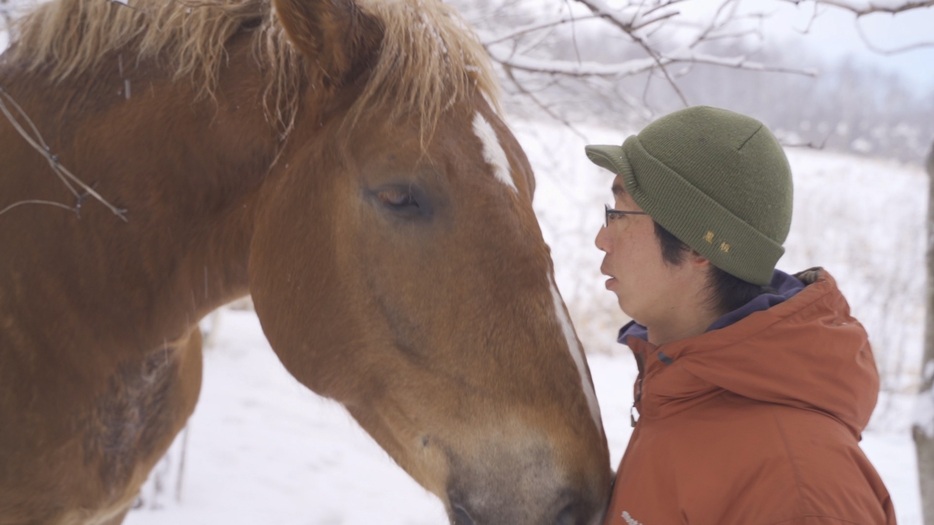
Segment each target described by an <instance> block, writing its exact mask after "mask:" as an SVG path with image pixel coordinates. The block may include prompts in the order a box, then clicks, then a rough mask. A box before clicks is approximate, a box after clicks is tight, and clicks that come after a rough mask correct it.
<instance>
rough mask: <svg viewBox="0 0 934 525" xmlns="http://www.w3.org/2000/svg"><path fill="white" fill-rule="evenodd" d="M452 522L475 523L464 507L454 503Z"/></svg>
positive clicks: (454, 524)
mask: <svg viewBox="0 0 934 525" xmlns="http://www.w3.org/2000/svg"><path fill="white" fill-rule="evenodd" d="M453 507H454V523H453V524H452V525H476V524H475V523H474V521H473V518H471V517H470V513H468V512H467V511H466V510H465V509H464V507H461V506H460V505H454V506H453Z"/></svg>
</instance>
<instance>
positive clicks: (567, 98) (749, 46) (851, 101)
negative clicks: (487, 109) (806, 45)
mask: <svg viewBox="0 0 934 525" xmlns="http://www.w3.org/2000/svg"><path fill="white" fill-rule="evenodd" d="M449 1H451V2H452V3H454V4H456V5H457V6H458V7H459V8H460V9H461V11H462V12H463V13H464V14H465V15H466V16H467V18H468V20H469V21H470V22H471V24H473V25H474V26H475V27H476V28H477V30H478V32H479V34H480V37H481V40H482V41H483V42H484V45H485V46H486V47H487V49H488V50H489V52H490V55H491V56H492V57H493V59H494V60H495V61H496V62H497V63H498V65H499V66H500V68H501V70H502V73H503V77H504V80H505V81H506V82H505V89H506V91H507V95H508V96H507V103H508V107H509V109H510V110H511V111H512V112H515V113H519V114H523V115H525V116H532V117H547V118H552V119H555V120H558V121H559V122H565V123H567V124H568V125H569V126H572V127H573V125H574V124H575V123H580V122H584V121H594V120H598V121H602V122H601V123H605V124H612V125H614V126H616V127H619V128H622V129H625V128H627V127H629V128H632V129H637V128H640V127H641V126H642V125H644V124H645V123H646V122H647V121H648V120H650V119H651V118H653V117H654V116H657V115H658V114H659V113H664V112H667V111H670V110H673V109H676V108H678V107H682V106H684V105H688V104H699V103H705V104H714V105H720V106H725V107H729V108H731V109H735V110H737V111H743V112H746V113H751V114H753V115H755V116H757V117H759V118H760V119H762V120H764V121H766V122H767V123H768V124H769V125H770V127H772V128H774V129H776V130H777V131H778V132H779V133H780V134H782V135H783V137H782V138H783V140H784V141H785V142H786V143H792V144H797V143H802V144H811V145H818V146H826V147H828V148H835V149H847V150H851V151H856V152H861V153H865V154H871V155H880V156H889V157H896V158H899V159H902V160H914V161H917V160H918V159H921V158H922V157H923V155H924V153H925V151H926V147H927V145H928V138H929V137H930V136H932V135H934V121H932V120H931V119H929V118H928V119H925V118H923V116H924V115H930V114H934V100H932V99H931V97H929V96H926V97H922V96H921V95H920V94H917V93H913V92H912V91H911V90H910V89H908V88H906V86H905V85H904V83H903V81H902V80H901V79H899V78H897V77H894V76H891V75H885V74H881V73H880V72H878V71H867V70H865V69H861V68H859V67H856V65H855V64H853V63H846V62H844V63H839V64H831V63H824V62H822V59H821V58H820V57H818V56H816V55H814V54H813V53H809V52H808V51H807V50H805V49H802V48H801V47H800V46H796V45H795V44H794V42H787V41H782V42H772V41H769V40H768V37H767V31H766V29H767V28H769V27H770V26H771V25H773V24H775V23H776V22H774V21H773V20H771V19H770V16H771V13H770V11H771V10H772V9H771V8H770V7H769V6H770V5H771V6H781V5H782V4H794V5H799V6H801V8H802V9H803V10H810V9H811V8H813V17H818V16H820V15H821V13H823V12H824V11H827V10H838V11H839V10H845V11H850V12H852V13H853V14H854V15H855V16H856V17H857V18H860V17H869V16H872V15H881V14H884V13H903V12H906V11H913V10H921V9H934V0H915V1H909V0H905V1H900V2H898V1H896V2H869V1H864V0H818V1H814V0H806V1H805V0H773V1H772V2H771V3H768V2H760V3H757V4H756V5H757V6H761V8H760V9H761V10H760V11H750V10H748V9H745V7H744V5H742V4H741V2H740V1H739V0H719V1H718V2H703V4H705V5H708V6H710V5H711V4H713V5H714V6H715V7H717V9H715V10H713V11H712V12H711V13H707V14H705V15H704V16H701V15H700V14H698V12H697V8H696V7H694V6H693V5H692V4H700V3H701V2H682V1H680V0H629V1H626V2H614V3H613V4H612V7H611V5H610V3H609V2H606V1H604V0H575V1H571V0H449ZM877 4H883V5H877ZM866 45H867V48H869V49H873V48H874V47H875V46H874V43H873V42H869V41H867V42H866ZM916 45H928V46H934V36H932V37H931V41H930V42H918V43H916ZM789 64H791V65H789Z"/></svg>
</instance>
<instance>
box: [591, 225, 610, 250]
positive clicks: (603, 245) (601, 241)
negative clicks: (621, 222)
mask: <svg viewBox="0 0 934 525" xmlns="http://www.w3.org/2000/svg"><path fill="white" fill-rule="evenodd" d="M607 229H608V228H607V227H606V225H603V226H600V229H599V230H598V231H597V237H596V238H595V239H594V244H595V245H596V246H597V249H598V250H600V251H601V252H604V253H606V252H607V249H608V248H609V245H608V244H607V242H608V240H609V239H608V238H607V237H608V235H609V234H608V233H607Z"/></svg>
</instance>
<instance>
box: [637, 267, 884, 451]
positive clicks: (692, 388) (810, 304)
mask: <svg viewBox="0 0 934 525" xmlns="http://www.w3.org/2000/svg"><path fill="white" fill-rule="evenodd" d="M778 273H779V274H780V272H778ZM781 275H784V277H786V278H789V279H790V278H791V277H790V276H787V275H785V274H781ZM779 277H780V275H777V277H776V278H779ZM794 278H795V279H797V280H799V281H801V288H800V291H797V290H791V291H792V292H793V293H792V294H791V295H790V296H789V297H787V298H784V297H779V298H772V299H769V300H768V301H767V302H769V304H767V305H766V306H765V307H764V308H765V309H758V311H753V312H752V313H748V315H742V314H743V312H741V311H742V310H744V309H746V310H749V309H750V308H748V306H749V305H747V306H745V307H743V308H740V309H739V310H738V311H737V312H731V313H730V314H727V316H724V318H721V320H718V322H717V323H714V325H712V326H711V329H710V330H709V331H707V332H705V333H704V334H701V335H699V336H697V337H693V338H689V339H685V340H682V341H674V342H671V343H667V344H664V345H661V346H658V347H656V346H654V345H652V344H650V343H648V342H647V341H645V340H644V339H643V338H640V337H639V336H640V335H643V334H644V332H643V334H639V330H638V328H636V327H629V328H628V329H624V331H623V332H622V333H621V335H620V337H621V339H624V340H625V343H626V344H628V345H629V346H630V347H631V348H632V349H633V351H634V352H635V353H636V354H637V356H640V357H641V359H642V360H643V362H644V370H643V374H644V378H645V381H644V388H643V392H642V399H641V403H640V406H639V411H640V413H641V414H642V416H643V417H665V416H666V415H667V414H669V413H673V412H676V411H681V410H686V409H688V408H689V407H690V405H691V404H693V403H696V402H698V401H699V400H703V399H706V398H708V397H709V396H715V395H719V394H721V393H722V391H724V390H725V391H728V392H731V393H733V394H736V395H738V396H742V397H745V398H748V399H753V400H757V401H762V402H766V403H774V404H780V405H787V406H791V407H796V408H800V409H803V410H813V411H818V412H821V413H824V414H826V415H829V416H831V417H833V418H835V419H837V420H839V421H840V422H842V423H843V424H845V425H846V426H847V427H848V428H849V429H850V430H851V432H852V433H853V434H854V435H855V436H857V437H858V436H859V434H860V433H861V432H862V430H863V429H864V428H865V427H866V424H867V423H868V422H869V417H870V415H871V414H872V411H873V409H874V408H875V405H876V400H877V397H878V393H879V376H878V372H877V371H876V366H875V360H874V358H873V355H872V349H871V347H870V344H869V338H868V336H867V334H866V330H865V329H864V328H863V326H862V325H861V324H860V323H859V322H858V321H857V320H856V319H854V318H853V317H852V316H851V315H850V308H849V305H848V304H847V302H846V299H845V298H844V297H843V295H842V294H841V293H840V290H839V289H838V288H837V285H836V282H835V281H834V279H833V278H832V277H831V276H830V274H828V273H827V272H826V271H824V270H822V269H813V270H807V271H805V272H801V273H800V274H797V275H795V276H794ZM773 285H774V283H773ZM759 301H760V302H761V299H760V300H759ZM753 302H755V300H754V301H753ZM759 306H760V307H761V305H759ZM752 309H756V308H752ZM730 316H733V317H734V318H736V317H738V318H739V319H738V320H731V319H729V317H730ZM724 319H726V321H724ZM722 324H727V325H726V326H723V327H718V325H722ZM643 330H644V329H643Z"/></svg>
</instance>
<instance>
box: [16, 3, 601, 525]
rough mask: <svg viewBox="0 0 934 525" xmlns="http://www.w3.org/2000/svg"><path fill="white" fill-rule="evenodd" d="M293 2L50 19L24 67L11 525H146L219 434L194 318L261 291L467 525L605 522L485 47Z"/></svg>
mask: <svg viewBox="0 0 934 525" xmlns="http://www.w3.org/2000/svg"><path fill="white" fill-rule="evenodd" d="M273 4H274V5H273V6H270V5H269V2H268V1H267V0H197V1H196V2H193V3H184V2H181V1H169V0H135V1H133V0H131V1H130V2H129V3H128V4H126V3H125V2H122V1H111V0H54V1H53V2H51V3H47V4H43V5H41V6H40V7H38V8H36V9H35V11H34V12H32V13H31V14H29V15H28V16H26V17H25V18H24V19H22V20H21V21H20V23H19V25H18V26H17V28H16V31H15V33H14V36H13V38H12V42H13V43H12V45H11V47H10V49H9V50H8V51H7V52H6V53H5V54H4V55H3V56H2V58H0V110H2V114H0V524H3V525H10V524H44V525H48V524H107V523H120V522H121V521H122V520H123V517H124V515H125V514H126V512H127V509H128V507H129V506H130V505H131V504H132V502H133V500H134V497H135V494H136V493H137V491H138V489H139V487H140V485H141V484H142V483H143V481H144V480H145V478H146V476H147V473H148V472H149V470H150V469H151V467H152V466H153V465H154V463H155V462H156V461H157V460H158V459H159V457H160V456H161V455H162V454H163V452H164V451H165V450H166V449H167V447H168V446H169V444H170V443H171V441H172V439H173V437H174V436H175V435H176V433H177V432H178V431H179V429H181V428H182V427H183V426H184V424H185V421H186V419H187V418H188V416H189V415H190V414H191V413H192V411H193V409H194V406H195V402H196V400H197V397H198V391H199V386H200V380H201V344H200V336H199V331H198V325H197V322H198V320H199V319H201V318H202V317H203V316H204V315H205V314H206V313H208V312H210V311H211V310H213V309H215V308H217V307H218V306H219V305H222V304H224V303H225V302H228V301H230V300H232V299H234V298H237V297H240V296H243V295H245V294H248V293H250V294H252V296H253V298H254V301H255V305H256V311H257V314H258V316H259V318H260V320H261V322H262V326H263V329H264V332H265V334H266V336H267V337H268V339H269V341H270V343H271V344H272V347H273V348H274V349H275V352H276V353H277V354H278V356H279V358H280V359H281V361H282V363H283V364H284V365H285V367H286V368H287V369H288V370H289V372H290V373H291V374H292V375H294V376H295V377H296V378H297V379H298V380H299V381H301V382H302V383H303V384H304V385H306V386H307V387H308V388H310V389H312V390H313V391H315V392H317V393H319V394H321V395H323V396H328V397H331V398H333V399H336V400H337V401H339V402H340V403H342V404H343V405H344V406H345V407H346V408H347V409H348V410H349V412H350V413H351V414H352V415H353V417H354V418H355V419H356V420H357V421H358V422H359V423H360V425H361V426H362V427H363V428H364V429H365V430H366V431H367V432H368V433H369V434H370V435H371V436H372V437H373V438H374V439H375V440H376V441H377V442H378V443H379V444H380V445H381V446H382V447H383V448H384V449H385V450H386V451H387V452H388V453H389V454H390V455H391V456H392V457H393V458H394V459H395V461H396V462H397V463H398V464H399V465H400V466H401V467H402V468H403V469H405V470H406V471H407V472H408V473H409V474H410V475H411V476H412V477H413V478H414V479H415V480H417V481H418V482H419V483H420V484H422V485H423V486H424V487H426V488H427V489H428V490H430V491H431V492H433V493H434V494H436V495H437V496H438V497H439V498H441V500H442V501H443V502H444V504H445V506H446V509H447V510H448V514H449V516H450V519H451V521H452V522H453V523H458V524H478V525H480V524H509V525H524V524H542V525H544V524H548V525H554V524H562V525H563V524H589V523H595V522H597V521H599V519H600V518H601V515H602V513H603V509H604V506H605V503H606V499H607V497H608V492H609V487H610V469H609V460H608V453H607V446H606V439H605V436H604V433H603V428H602V425H601V422H600V415H599V409H598V407H597V403H596V399H595V397H594V392H593V388H592V385H591V381H590V375H589V371H588V369H587V365H586V361H585V359H584V356H583V353H582V350H581V347H580V344H579V342H578V339H577V337H576V335H575V333H574V330H573V328H572V326H571V324H570V322H569V321H568V315H567V312H566V309H565V306H564V304H563V302H562V300H561V298H560V296H559V294H558V292H557V289H556V287H555V281H554V278H553V268H552V262H551V259H550V256H549V252H548V248H547V246H546V245H545V243H544V241H543V239H542V235H541V231H540V229H539V226H538V223H537V221H536V218H535V215H534V213H533V210H532V206H531V200H532V194H533V190H534V180H533V175H532V172H531V170H530V167H529V164H528V161H527V159H526V158H525V156H524V154H523V152H522V150H521V149H520V147H519V145H518V144H517V142H516V140H515V139H514V137H513V136H512V135H511V134H510V132H509V131H508V129H507V128H506V126H505V125H504V123H503V121H502V120H501V118H500V116H499V112H498V110H497V109H496V103H495V101H496V97H495V92H494V83H493V80H492V77H491V74H490V68H489V65H488V62H487V60H486V58H485V56H484V53H483V50H482V48H481V47H480V46H479V45H478V44H477V42H476V40H475V39H474V38H473V37H472V36H471V34H470V32H469V31H468V30H467V29H466V28H465V26H464V25H463V23H462V22H461V21H460V20H459V19H458V18H457V17H456V16H455V15H454V14H453V13H452V12H451V11H450V10H449V9H447V8H445V7H444V6H440V5H436V4H435V3H431V2H428V1H427V0H425V1H416V0H413V1H408V2H404V1H400V0H379V1H376V0H374V1H369V2H366V3H363V2H362V1H361V2H360V3H359V5H358V4H357V3H354V2H353V1H352V0H276V1H274V2H273ZM310 512H314V510H313V509H311V510H310Z"/></svg>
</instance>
